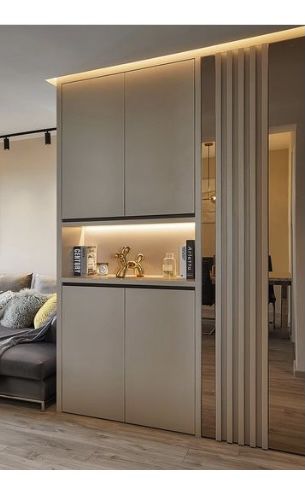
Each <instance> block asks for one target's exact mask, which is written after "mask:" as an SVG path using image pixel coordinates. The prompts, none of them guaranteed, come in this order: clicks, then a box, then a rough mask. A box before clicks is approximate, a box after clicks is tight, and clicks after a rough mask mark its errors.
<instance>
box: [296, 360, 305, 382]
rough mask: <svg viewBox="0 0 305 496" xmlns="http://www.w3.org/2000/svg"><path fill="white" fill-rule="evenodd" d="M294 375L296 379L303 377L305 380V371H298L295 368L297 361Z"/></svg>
mask: <svg viewBox="0 0 305 496" xmlns="http://www.w3.org/2000/svg"><path fill="white" fill-rule="evenodd" d="M293 375H294V376H295V377H301V378H302V379H304V377H305V371H304V370H297V369H296V368H295V360H294V362H293Z"/></svg>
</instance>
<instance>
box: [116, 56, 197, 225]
mask: <svg viewBox="0 0 305 496" xmlns="http://www.w3.org/2000/svg"><path fill="white" fill-rule="evenodd" d="M125 143H126V145H125V206H126V208H125V214H126V215H162V214H184V213H193V212H194V61H193V60H187V61H183V62H176V63H171V64H166V65H162V66H157V67H150V68H145V69H140V70H136V71H132V72H128V73H126V74H125Z"/></svg>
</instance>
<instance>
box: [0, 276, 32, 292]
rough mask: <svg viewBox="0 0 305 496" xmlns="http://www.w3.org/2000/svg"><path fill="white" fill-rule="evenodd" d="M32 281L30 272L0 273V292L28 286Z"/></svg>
mask: <svg viewBox="0 0 305 496" xmlns="http://www.w3.org/2000/svg"><path fill="white" fill-rule="evenodd" d="M31 283H32V274H0V292H2V291H9V290H11V291H15V292H17V291H20V290H21V289H24V288H30V287H31Z"/></svg>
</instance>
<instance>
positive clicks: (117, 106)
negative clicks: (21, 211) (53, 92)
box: [61, 74, 124, 219]
mask: <svg viewBox="0 0 305 496" xmlns="http://www.w3.org/2000/svg"><path fill="white" fill-rule="evenodd" d="M61 108H62V117H61V120H62V217H63V219H78V218H80V219H82V218H93V217H114V216H121V215H123V214H124V75H123V74H117V75H111V76H105V77H100V78H96V79H90V80H86V81H77V82H73V83H67V84H64V85H63V87H62V106H61Z"/></svg>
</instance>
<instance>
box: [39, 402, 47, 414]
mask: <svg viewBox="0 0 305 496" xmlns="http://www.w3.org/2000/svg"><path fill="white" fill-rule="evenodd" d="M45 409H46V402H45V401H42V402H41V403H40V411H41V412H44V411H45Z"/></svg>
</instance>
